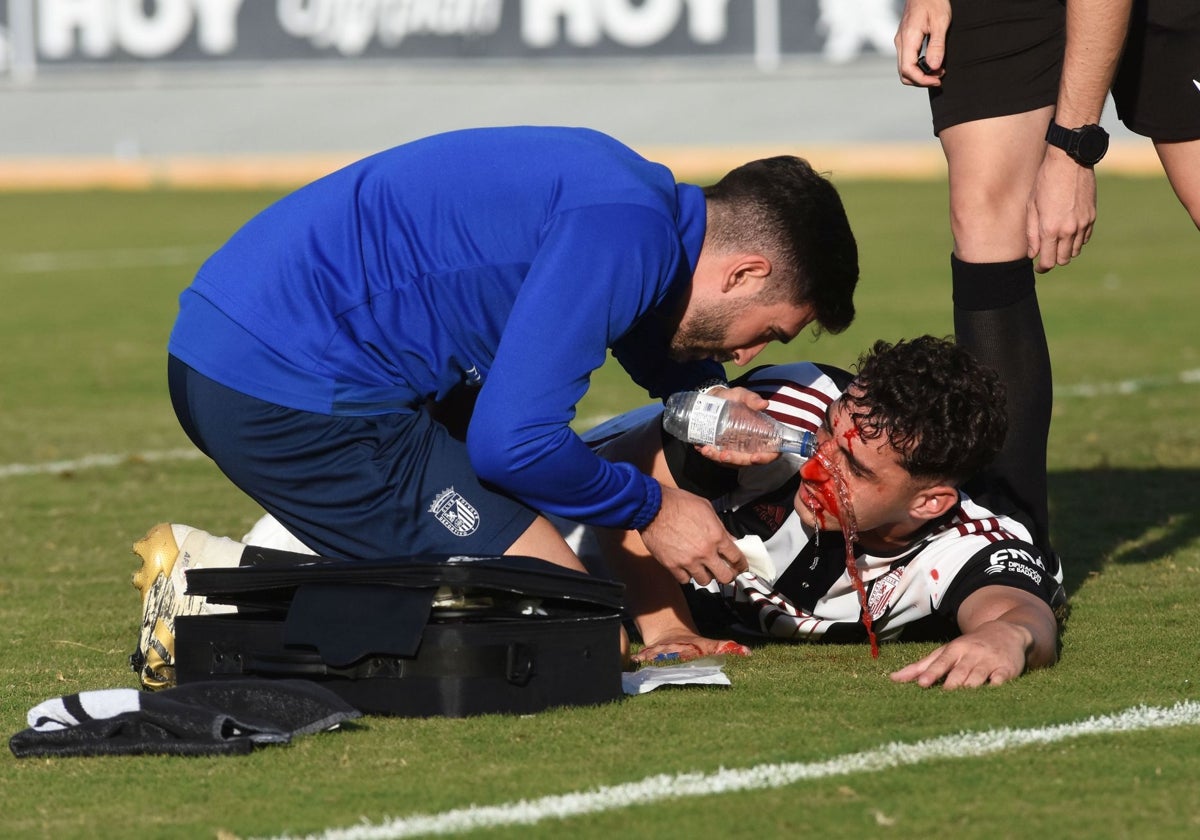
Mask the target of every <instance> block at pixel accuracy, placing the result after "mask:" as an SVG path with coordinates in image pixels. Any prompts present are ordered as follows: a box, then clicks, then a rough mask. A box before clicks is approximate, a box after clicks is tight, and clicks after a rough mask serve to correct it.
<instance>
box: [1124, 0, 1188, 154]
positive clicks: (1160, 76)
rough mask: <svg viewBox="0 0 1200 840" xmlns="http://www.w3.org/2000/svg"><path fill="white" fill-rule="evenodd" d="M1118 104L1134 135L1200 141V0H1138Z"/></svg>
mask: <svg viewBox="0 0 1200 840" xmlns="http://www.w3.org/2000/svg"><path fill="white" fill-rule="evenodd" d="M1113 100H1114V101H1115V102H1116V103H1117V116H1118V117H1120V118H1121V122H1123V123H1125V125H1126V127H1128V128H1129V130H1130V131H1134V132H1137V133H1138V134H1141V135H1144V136H1146V137H1153V138H1154V139H1155V140H1195V139H1197V138H1200V0H1134V4H1133V17H1132V19H1131V20H1130V22H1129V40H1128V42H1127V44H1126V47H1125V53H1124V54H1123V55H1122V56H1121V65H1120V68H1119V69H1118V70H1117V78H1116V81H1115V82H1114V83H1113Z"/></svg>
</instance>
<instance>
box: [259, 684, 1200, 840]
mask: <svg viewBox="0 0 1200 840" xmlns="http://www.w3.org/2000/svg"><path fill="white" fill-rule="evenodd" d="M1196 725H1200V703H1196V702H1193V701H1185V702H1181V703H1176V704H1175V705H1174V706H1171V707H1167V708H1163V707H1157V708H1156V707H1148V706H1137V707H1134V708H1132V709H1126V710H1125V711H1123V712H1120V713H1118V714H1114V715H1102V716H1099V717H1092V718H1088V719H1086V720H1082V721H1078V722H1076V723H1064V724H1059V725H1057V726H1046V727H1040V728H1037V729H996V730H991V731H987V732H963V733H960V734H958V735H945V736H942V737H939V738H932V739H930V740H927V741H917V742H914V743H907V744H906V743H891V744H885V745H884V746H882V747H879V748H877V749H873V750H867V751H865V752H858V753H851V754H849V755H843V756H838V757H836V758H831V759H828V760H825V761H817V762H812V763H807V764H800V763H790V764H760V765H757V766H755V767H747V768H742V769H732V770H726V769H722V770H718V771H717V772H715V773H677V774H674V775H666V774H663V775H658V776H649V777H647V778H645V779H642V780H641V781H637V782H629V783H626V784H621V785H613V786H610V787H597V788H593V789H592V790H588V791H584V792H581V793H567V794H561V795H557V796H544V797H542V798H540V799H529V800H525V799H523V800H521V801H519V802H511V803H507V804H503V805H471V806H468V807H466V808H456V809H454V810H451V811H443V812H441V813H438V814H413V815H411V816H408V817H401V818H399V819H391V820H386V821H384V822H381V823H379V824H372V823H370V822H365V821H364V822H362V823H360V824H358V825H355V826H351V827H348V828H331V829H327V830H326V831H324V832H322V833H321V834H310V835H307V836H306V837H307V838H309V840H317V838H320V840H393V838H401V837H419V836H425V835H431V834H457V833H461V832H466V831H473V830H476V829H488V828H497V827H500V826H511V825H533V824H535V823H539V822H542V821H544V820H551V819H566V818H569V817H575V816H581V815H584V814H596V813H600V812H604V811H615V810H619V809H622V808H630V807H633V806H635V805H650V804H655V803H659V802H665V801H668V800H674V799H683V798H686V797H692V796H712V795H714V794H725V793H734V792H738V791H747V790H765V789H770V788H779V787H784V786H786V785H791V784H795V783H796V782H801V781H807V780H812V779H826V778H830V777H834V776H845V775H849V774H852V773H873V772H878V771H880V770H888V769H891V768H895V767H904V766H908V765H912V764H919V763H921V762H924V761H934V760H938V759H947V758H977V757H981V756H985V755H990V754H992V753H998V752H1002V751H1004V750H1011V749H1017V748H1019V747H1024V746H1029V745H1031V744H1052V743H1055V742H1057V741H1063V740H1066V739H1068V738H1078V737H1081V736H1084V735H1106V734H1112V733H1118V732H1138V731H1142V730H1147V729H1164V728H1167V727H1175V726H1196ZM276 840H297V838H295V837H294V836H293V835H280V836H279V837H278V838H276Z"/></svg>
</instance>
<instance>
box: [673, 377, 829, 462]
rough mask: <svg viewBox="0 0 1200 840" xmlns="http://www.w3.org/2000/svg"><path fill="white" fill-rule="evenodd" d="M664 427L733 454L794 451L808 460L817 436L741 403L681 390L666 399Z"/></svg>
mask: <svg viewBox="0 0 1200 840" xmlns="http://www.w3.org/2000/svg"><path fill="white" fill-rule="evenodd" d="M662 422H663V428H664V429H666V430H667V432H668V433H670V434H671V435H674V436H675V437H677V438H679V439H680V440H683V441H687V442H688V443H695V444H699V445H701V446H703V445H705V444H709V445H711V446H716V447H719V448H721V449H726V450H729V451H730V452H751V453H753V452H792V453H795V454H798V455H801V456H803V457H804V458H809V457H811V456H812V454H813V452H815V451H816V449H817V436H816V435H814V434H813V433H812V432H808V431H803V430H801V429H793V428H792V427H791V426H788V425H785V424H783V423H780V422H779V421H778V420H776V419H775V418H773V417H769V416H767V415H766V414H763V413H762V412H761V411H754V410H753V409H751V408H748V407H747V406H745V405H744V404H742V403H740V402H736V401H734V400H727V399H723V398H721V397H714V396H711V395H709V394H702V393H700V392H699V391H681V392H680V393H678V394H672V395H671V396H670V397H668V398H667V404H666V408H665V410H664V411H663V420H662Z"/></svg>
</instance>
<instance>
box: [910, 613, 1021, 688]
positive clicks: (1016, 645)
mask: <svg viewBox="0 0 1200 840" xmlns="http://www.w3.org/2000/svg"><path fill="white" fill-rule="evenodd" d="M1030 644H1031V636H1030V634H1029V632H1028V631H1027V630H1026V629H1025V628H1023V627H1021V626H1019V625H1017V624H1013V623H1012V622H1008V621H991V622H988V623H987V624H983V625H980V627H979V628H978V629H976V630H975V631H974V632H972V633H969V634H967V635H965V636H959V637H958V638H957V639H954V640H953V641H951V642H949V643H948V644H945V645H942V646H941V647H940V648H938V649H937V650H935V651H934V652H933V653H931V654H929V655H928V656H926V657H925V658H923V659H919V660H917V661H916V662H913V663H912V664H910V665H906V666H904V667H903V668H901V669H900V670H899V671H894V672H893V673H892V675H891V676H892V680H893V681H894V682H915V683H916V684H917V685H919V686H921V687H922V688H929V687H930V686H933V685H936V684H937V683H939V682H940V683H941V684H942V688H944V689H947V690H953V689H956V688H977V687H979V686H981V685H986V684H991V685H1000V684H1001V683H1005V682H1008V681H1009V680H1011V679H1014V678H1016V677H1019V676H1020V675H1021V674H1022V673H1023V672H1024V671H1025V656H1026V651H1027V650H1028V649H1029V646H1030Z"/></svg>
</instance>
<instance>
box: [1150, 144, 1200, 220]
mask: <svg viewBox="0 0 1200 840" xmlns="http://www.w3.org/2000/svg"><path fill="white" fill-rule="evenodd" d="M1154 150H1155V151H1156V152H1158V159H1159V160H1161V161H1162V165H1163V169H1165V170H1166V172H1167V178H1168V179H1169V180H1170V182H1171V187H1172V188H1173V189H1174V190H1175V195H1177V196H1179V200H1180V201H1181V202H1182V203H1183V206H1184V207H1185V208H1186V209H1187V211H1188V215H1190V216H1191V217H1192V222H1193V223H1194V224H1195V225H1196V227H1197V228H1200V139H1196V140H1182V141H1179V142H1175V143H1166V142H1157V141H1156V142H1155V144H1154Z"/></svg>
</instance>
